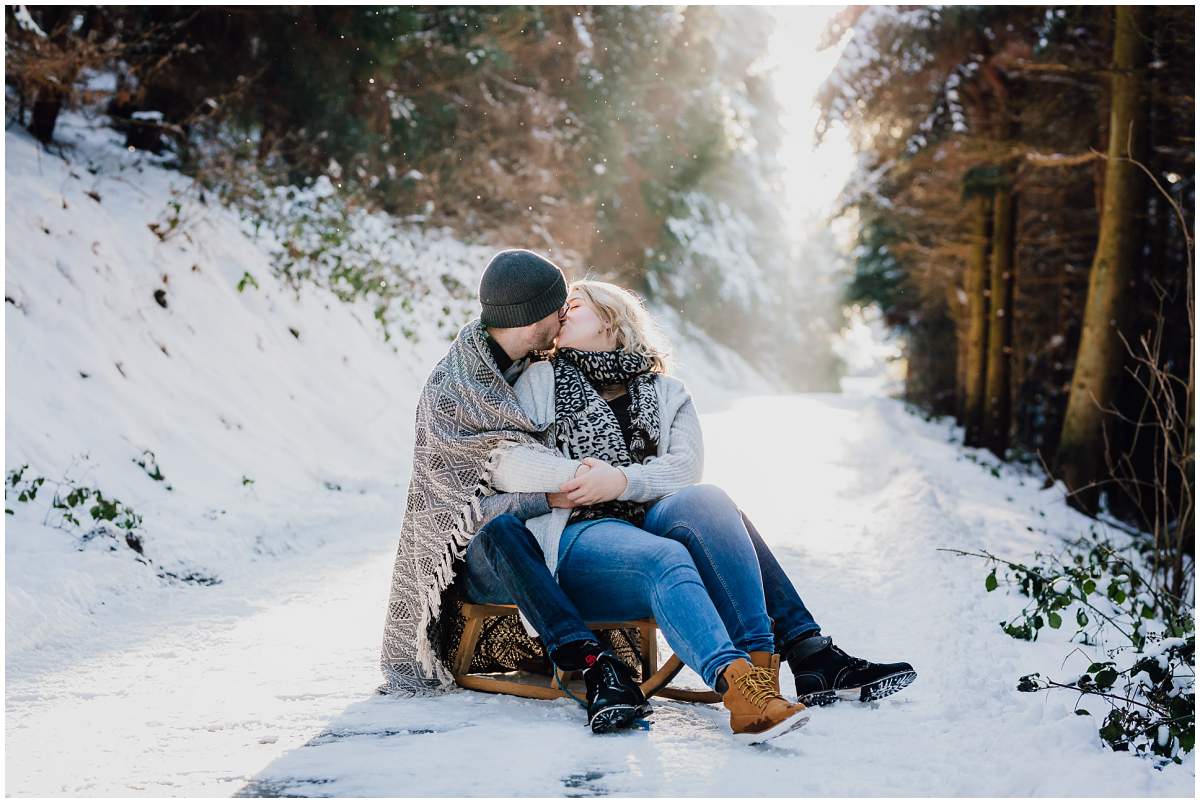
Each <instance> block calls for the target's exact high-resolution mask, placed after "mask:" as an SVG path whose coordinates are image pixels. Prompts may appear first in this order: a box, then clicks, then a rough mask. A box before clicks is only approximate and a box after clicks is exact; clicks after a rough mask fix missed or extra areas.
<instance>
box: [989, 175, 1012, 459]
mask: <svg viewBox="0 0 1200 803" xmlns="http://www.w3.org/2000/svg"><path fill="white" fill-rule="evenodd" d="M1015 208H1016V200H1015V199H1014V197H1013V191H1012V187H1011V186H1009V185H1007V184H1002V185H1001V186H999V187H997V188H996V194H995V196H994V198H993V200H992V259H991V276H990V284H991V293H990V307H991V314H990V315H989V316H988V318H989V320H988V333H987V380H986V381H987V386H986V387H987V396H986V402H985V405H984V414H983V445H984V446H986V447H987V448H989V449H991V450H992V452H993V453H994V454H995V455H996V456H997V457H999V458H1000V459H1001V460H1003V459H1004V453H1005V451H1006V450H1007V449H1008V431H1009V428H1010V424H1011V419H1012V393H1011V390H1010V388H1009V385H1010V383H1011V378H1012V365H1011V360H1012V302H1013V231H1014V229H1015V220H1016V214H1015Z"/></svg>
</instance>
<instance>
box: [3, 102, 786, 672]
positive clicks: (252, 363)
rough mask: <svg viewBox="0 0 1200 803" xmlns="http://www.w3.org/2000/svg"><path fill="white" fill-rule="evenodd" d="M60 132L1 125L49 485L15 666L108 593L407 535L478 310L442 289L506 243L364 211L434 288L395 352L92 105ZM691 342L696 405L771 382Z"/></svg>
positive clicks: (16, 455)
mask: <svg viewBox="0 0 1200 803" xmlns="http://www.w3.org/2000/svg"><path fill="white" fill-rule="evenodd" d="M58 136H59V137H60V139H61V140H62V141H63V147H62V148H61V149H59V148H55V149H53V150H52V151H51V152H47V151H46V150H43V149H42V148H40V147H39V146H37V145H36V143H35V142H34V141H33V140H32V139H31V138H29V137H28V136H27V135H26V134H25V133H23V132H21V131H20V130H19V129H14V130H12V131H10V132H9V133H8V134H7V135H6V156H7V170H6V175H5V189H6V194H7V199H8V203H7V204H6V207H5V222H6V229H7V237H6V242H5V263H6V265H5V268H6V276H5V299H6V305H5V335H6V359H7V367H6V378H7V391H6V397H5V406H6V410H5V430H6V436H7V437H6V445H5V467H6V470H7V471H14V470H17V469H20V468H21V467H22V466H24V465H28V468H27V469H25V470H24V472H23V476H22V485H23V486H25V487H27V486H28V485H29V483H30V482H31V481H32V480H34V479H35V478H38V477H44V478H46V481H45V483H44V484H43V485H42V486H41V487H40V489H39V491H38V495H37V497H36V498H35V499H33V500H32V501H28V502H19V501H17V492H16V491H17V490H19V489H14V492H10V493H9V495H8V504H7V507H8V508H9V509H11V510H12V511H13V514H12V515H8V516H6V522H5V523H6V559H7V584H6V604H7V623H8V630H7V639H6V648H7V665H8V667H9V668H10V671H13V670H17V671H20V670H24V669H27V668H29V666H30V663H31V662H33V663H38V664H45V665H53V664H54V663H56V662H57V661H59V660H61V656H59V655H58V653H57V652H56V650H57V649H58V647H60V646H62V645H71V644H72V643H74V642H75V640H76V639H78V638H79V637H80V636H79V632H80V630H81V629H83V630H87V629H89V628H90V623H91V621H92V619H91V615H92V614H94V613H95V612H96V611H97V610H99V609H100V608H102V607H113V606H116V607H123V606H128V608H129V609H130V610H136V609H140V608H142V607H143V606H146V605H157V604H160V602H151V600H160V599H170V600H179V599H187V600H193V599H201V598H203V597H205V595H206V594H208V593H209V592H208V591H207V590H206V589H207V588H210V587H211V586H207V585H206V584H210V583H213V582H226V581H230V580H232V579H234V578H243V579H249V578H253V577H256V576H258V575H259V574H260V573H261V572H262V571H263V564H270V563H273V562H277V561H278V559H280V558H286V557H287V556H289V555H292V554H295V553H298V552H308V551H311V550H316V549H320V548H321V547H322V546H324V545H327V544H328V543H329V542H331V541H334V540H338V541H348V542H355V541H357V540H358V539H360V538H361V533H362V531H363V530H364V529H369V530H375V531H377V532H378V533H379V538H381V539H383V540H384V541H386V540H388V539H393V541H394V532H392V531H391V530H390V529H389V527H391V528H394V529H395V530H396V531H398V527H399V518H400V516H401V514H402V512H403V504H402V503H403V492H404V490H405V488H406V487H407V482H408V477H407V472H408V465H407V463H408V460H409V459H410V458H411V445H410V440H409V437H410V429H411V426H412V416H413V410H414V408H415V404H416V397H417V391H418V390H419V388H420V386H421V384H422V382H423V381H424V378H425V376H426V375H427V373H428V371H429V368H430V366H431V365H432V364H433V363H434V362H435V361H436V360H437V359H438V358H439V357H440V356H441V355H442V354H443V353H444V352H445V348H446V345H447V342H446V340H447V338H446V332H447V331H453V330H454V329H456V328H457V325H458V324H459V323H462V322H465V320H466V319H467V318H468V317H470V315H472V314H473V309H474V306H473V303H471V302H464V301H463V299H462V298H461V294H459V296H455V295H454V294H452V293H451V292H450V291H449V290H448V289H447V288H448V287H453V286H465V287H468V288H473V287H475V286H476V285H477V284H478V276H479V273H480V271H481V270H482V268H483V266H484V265H485V264H486V262H487V260H488V258H489V257H490V256H491V254H492V253H494V252H495V250H496V249H495V248H494V247H491V246H483V245H464V244H463V243H460V242H458V241H456V240H455V239H453V238H452V237H451V236H449V235H448V234H446V233H442V232H436V231H435V232H421V231H417V230H414V229H411V228H402V227H394V228H395V229H396V230H395V231H391V232H388V233H387V236H386V238H385V237H380V236H379V232H378V230H379V229H380V228H381V227H383V226H385V225H386V224H387V221H386V219H385V218H383V216H377V217H376V218H374V219H372V220H370V221H368V222H369V223H370V224H372V225H371V231H369V232H368V231H364V232H363V233H362V235H361V236H362V240H363V241H364V242H369V243H375V242H379V243H383V244H382V245H380V246H379V248H380V249H383V248H385V247H386V249H387V251H386V252H382V251H381V256H382V257H383V258H387V259H393V260H407V262H406V263H405V264H399V265H397V267H398V268H399V269H401V270H402V271H405V272H407V273H410V274H415V275H419V276H422V277H424V278H427V279H428V281H426V282H424V284H425V286H426V287H427V288H429V290H428V291H427V292H428V294H427V295H425V296H424V297H420V298H417V299H415V303H414V307H413V309H412V310H411V311H409V313H408V318H409V320H411V321H414V322H417V323H416V324H414V328H416V336H417V337H416V341H415V342H414V341H413V340H410V339H406V338H402V337H393V338H392V340H391V341H390V342H385V340H384V337H383V332H382V330H381V328H380V325H379V324H378V323H377V321H376V320H375V319H374V317H373V314H374V310H373V308H372V307H371V306H370V305H369V304H367V303H365V302H358V303H346V302H343V301H340V300H338V299H337V298H336V297H335V296H334V295H333V294H332V293H330V292H329V291H327V290H324V289H320V288H317V287H314V286H312V285H304V286H301V288H300V289H299V291H295V290H292V289H290V288H289V287H288V286H287V285H285V284H284V283H283V282H282V281H280V280H278V279H276V278H274V277H273V276H272V270H271V253H272V251H273V249H275V248H277V247H278V243H277V242H276V240H275V239H273V238H272V236H271V235H270V234H268V233H264V234H263V235H261V236H259V237H258V238H255V237H253V236H251V231H250V229H251V227H250V226H249V225H248V224H247V223H246V221H244V220H243V219H242V216H239V214H237V213H236V212H234V211H233V210H231V209H229V208H225V207H222V206H220V205H218V204H216V203H215V202H213V201H211V200H210V201H209V202H208V203H204V202H202V201H200V200H199V198H198V194H197V193H195V192H185V191H184V190H186V188H187V187H188V186H189V180H188V179H187V178H186V177H185V176H182V175H180V174H179V173H177V172H173V171H170V170H166V169H163V168H162V167H160V166H158V165H157V163H158V161H159V160H157V159H156V158H155V157H153V156H148V155H147V154H145V153H143V152H129V151H126V150H125V149H124V148H123V147H121V138H120V136H119V135H118V134H116V133H115V132H112V131H111V130H109V129H106V128H103V127H100V126H99V125H98V124H97V123H96V122H93V121H89V120H88V119H85V118H84V117H82V116H79V115H70V116H67V117H65V119H64V120H63V121H62V122H61V123H60V125H59V128H58ZM176 205H178V206H176ZM172 219H177V220H178V221H179V222H178V223H175V224H172ZM155 229H157V231H158V232H159V233H156V231H155ZM161 233H165V236H160V234H161ZM349 236H350V237H351V238H353V237H354V236H355V233H353V232H351V233H350V235H349ZM385 240H386V243H384V241H385ZM518 245H520V244H518ZM443 276H444V277H447V279H446V280H439V279H440V277H443ZM246 277H250V278H249V279H248V278H246ZM444 308H446V309H450V310H451V317H452V318H453V320H454V321H455V323H454V325H453V326H451V327H449V329H448V328H447V325H446V323H445V322H444V319H445V318H446V315H445V312H444ZM667 324H668V327H669V328H673V329H675V330H676V331H678V327H679V326H680V324H679V323H678V322H673V321H670V320H668V321H667ZM691 334H692V337H693V338H695V333H691ZM679 351H680V357H681V368H682V370H683V372H684V375H685V377H688V378H691V377H694V384H695V386H696V392H697V394H698V395H699V396H700V397H701V399H705V398H708V399H711V400H712V402H713V403H714V404H715V403H720V402H721V401H722V400H724V399H726V398H727V397H728V390H727V388H729V387H736V388H745V387H750V388H758V389H759V390H760V391H761V390H763V389H764V388H766V387H768V386H767V385H766V383H765V381H764V380H762V379H761V378H760V377H757V376H756V375H755V374H754V373H753V372H752V371H751V370H750V369H749V368H747V367H746V366H745V365H744V363H742V362H741V361H740V360H738V359H737V358H736V356H734V355H732V354H731V353H730V352H728V350H726V349H722V348H720V347H717V346H713V345H711V344H705V343H704V342H703V339H702V338H701V339H697V340H695V342H691V343H681V344H680V348H679ZM689 369H692V370H691V373H690V374H689V373H688V371H689ZM697 369H698V370H697ZM709 376H714V377H719V381H710V380H708V379H707V377H709ZM155 477H161V479H156V478H155ZM54 483H60V485H58V486H56V485H55V484H54ZM56 488H57V490H59V492H60V497H62V498H64V499H65V498H66V497H67V496H68V493H69V491H70V490H72V489H75V488H87V489H96V490H98V491H99V492H100V493H101V494H102V495H103V496H104V497H105V498H106V499H114V498H115V499H116V500H119V502H120V503H121V504H122V505H124V506H127V507H128V508H129V509H130V510H131V511H132V512H133V514H134V515H137V516H140V517H141V526H140V527H137V528H136V529H135V530H134V538H135V540H136V541H139V542H140V544H139V545H140V547H141V549H142V554H139V553H138V552H136V551H135V550H134V549H132V548H130V547H129V546H128V544H127V542H126V540H125V538H124V532H123V531H121V530H120V529H119V528H117V527H115V526H112V524H111V523H109V522H102V524H103V525H104V526H105V527H107V528H108V531H109V532H112V533H113V534H114V535H115V536H116V537H115V538H114V537H109V536H107V535H104V534H103V533H101V534H100V535H99V536H96V537H92V538H90V539H88V541H87V543H86V545H84V546H83V548H82V549H81V548H80V547H81V544H80V542H81V538H82V536H84V535H85V534H86V533H88V532H89V531H93V527H92V525H93V524H94V523H95V522H93V521H92V520H91V517H89V516H88V515H87V514H86V512H84V511H86V509H87V508H89V507H90V505H91V502H87V503H84V504H80V505H77V506H76V507H74V508H72V509H71V510H67V511H64V510H55V509H52V507H51V501H52V499H53V497H54V492H55V490H56ZM71 512H73V513H74V515H75V516H76V518H77V519H79V524H78V525H75V524H72V523H70V522H69V521H67V520H64V517H63V513H71ZM361 522H369V523H370V526H364V525H363V524H362V523H361ZM56 525H57V526H56ZM180 578H187V579H180ZM168 588H169V589H170V590H169V591H166V590H165V589H168ZM383 591H384V589H379V593H383ZM147 595H149V596H147ZM162 604H176V603H175V602H170V603H162ZM381 605H382V603H381ZM380 611H381V613H380V617H381V618H380V622H382V607H381V608H380Z"/></svg>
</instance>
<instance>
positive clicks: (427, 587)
mask: <svg viewBox="0 0 1200 803" xmlns="http://www.w3.org/2000/svg"><path fill="white" fill-rule="evenodd" d="M479 296H480V307H481V314H480V318H479V320H478V321H473V322H472V323H470V324H468V325H467V326H465V327H463V330H462V331H461V332H460V333H459V337H458V339H456V341H455V343H454V345H453V346H452V347H451V351H450V353H449V354H448V355H447V357H446V358H444V359H443V360H442V362H440V363H439V364H438V366H437V367H436V368H435V369H434V371H433V373H432V374H431V375H430V379H429V381H428V382H427V383H426V386H425V389H424V390H423V392H422V399H421V403H420V404H419V405H418V410H417V429H416V433H415V437H414V442H415V445H414V467H413V472H414V476H413V483H412V486H410V492H409V504H408V509H407V511H406V514H405V524H404V532H402V534H401V544H400V549H399V551H398V553H397V560H396V567H395V570H394V572H393V588H392V597H391V600H390V601H389V619H388V628H387V631H386V632H385V639H384V656H383V668H384V674H385V677H387V678H388V683H387V684H385V687H383V688H381V691H388V692H408V693H416V692H419V691H423V690H429V689H435V688H438V687H440V686H444V685H448V684H449V683H450V678H449V677H448V676H447V673H446V671H445V668H444V667H443V666H442V664H441V662H440V661H438V660H437V659H436V656H435V655H434V649H433V647H432V644H431V643H430V642H429V638H428V630H429V626H430V623H431V622H432V621H435V620H436V616H437V613H438V608H439V606H440V593H441V592H442V591H444V590H445V588H446V586H447V585H448V584H449V575H450V567H451V565H452V561H453V559H454V558H455V557H458V556H460V555H461V556H462V557H464V558H465V577H464V581H465V582H464V590H465V594H466V596H467V598H468V599H470V600H472V601H475V602H513V603H515V604H516V605H517V607H518V608H519V609H520V610H521V612H522V613H523V614H524V615H525V617H526V618H527V619H528V620H529V621H530V622H531V624H532V625H533V627H534V629H536V630H537V632H538V634H539V636H540V637H541V639H542V642H543V644H544V646H545V648H546V651H547V653H548V654H549V655H550V658H551V660H552V661H553V662H554V663H555V664H556V665H557V666H558V667H559V668H560V669H563V670H565V671H571V670H582V671H583V676H584V681H585V684H586V687H587V704H588V722H589V725H590V726H591V728H592V730H593V731H594V732H597V733H602V732H606V731H610V730H616V729H622V728H627V727H630V726H631V725H632V724H633V723H634V722H635V721H636V720H637V719H639V718H642V717H644V716H645V715H646V714H648V713H649V710H650V708H649V705H648V704H647V703H646V700H645V698H644V696H643V695H642V693H641V690H640V688H639V687H638V685H637V683H636V682H635V681H634V679H633V676H632V673H631V671H630V670H629V668H628V667H627V666H626V665H625V664H624V663H623V662H622V661H620V660H619V659H618V658H617V657H616V656H615V655H613V654H612V653H611V652H607V651H605V650H604V649H603V648H602V647H601V645H600V644H599V643H598V642H597V641H596V640H595V637H594V635H593V634H592V632H591V631H590V630H588V628H587V627H586V625H585V624H584V623H583V621H582V619H581V617H580V616H579V613H578V611H577V610H576V608H575V606H574V604H573V603H572V602H571V601H570V599H568V598H567V596H566V595H565V594H564V593H563V592H562V590H561V588H559V586H558V583H557V582H556V581H555V580H554V578H553V576H552V575H551V574H550V572H549V570H548V569H547V568H546V565H545V561H544V559H543V555H542V553H541V548H540V547H539V545H538V543H537V541H536V539H535V538H534V536H533V534H532V533H531V532H530V531H529V529H528V528H527V527H526V526H525V525H524V521H526V520H528V519H530V518H533V517H536V516H540V515H544V514H546V513H548V512H550V508H551V507H552V506H553V507H563V508H569V507H572V506H573V503H572V502H571V501H570V498H569V496H568V493H566V492H559V493H552V494H548V495H547V494H540V493H504V494H493V495H485V496H482V498H479V497H478V491H479V489H480V488H481V487H483V486H485V485H486V480H487V472H486V465H485V464H486V462H487V458H488V454H489V451H490V449H491V448H493V447H494V446H495V445H497V444H499V443H501V442H503V441H505V440H509V441H511V440H516V441H518V442H525V443H536V444H538V445H541V446H542V447H544V448H549V444H548V443H545V442H542V441H539V440H538V439H537V438H535V437H534V435H533V434H531V433H535V430H536V428H535V426H534V425H533V423H532V422H530V421H529V420H528V419H527V418H526V417H525V416H524V414H523V412H522V411H521V410H520V406H519V404H518V403H517V400H516V397H515V394H514V392H513V390H512V383H513V382H515V381H516V379H517V378H518V377H519V376H520V374H521V371H523V370H524V368H525V367H526V366H527V365H528V362H529V360H528V357H529V354H530V353H531V352H535V351H544V350H547V349H549V348H550V347H551V346H552V345H553V342H554V339H555V337H557V335H558V331H559V328H560V316H561V312H562V308H563V305H564V303H565V301H566V297H567V288H566V281H565V278H564V277H563V274H562V271H561V270H559V268H558V267H557V266H555V265H554V264H553V263H551V262H550V261H549V260H546V259H544V258H542V257H540V256H538V255H537V254H534V253H532V252H530V251H524V250H510V251H502V252H500V253H499V254H497V255H496V256H495V257H494V258H493V259H492V260H491V262H490V263H489V264H488V266H487V268H486V270H485V271H484V275H483V277H482V279H481V281H480V288H479ZM463 398H466V399H467V400H468V401H470V400H472V399H473V400H475V402H476V403H474V404H471V403H468V404H466V405H465V408H466V409H465V410H462V409H460V405H459V403H460V402H461V401H462V400H463ZM480 400H482V402H480ZM439 424H440V426H439ZM448 463H449V464H452V470H449V471H448V470H447V468H446V464H448ZM435 480H436V481H435ZM448 486H454V487H453V488H451V491H449V492H448V491H447V487H448ZM564 487H565V488H567V489H568V491H569V490H570V489H571V487H572V485H571V483H568V484H567V485H566V486H564ZM464 505H466V506H467V507H469V508H470V509H471V510H473V511H474V512H475V513H476V515H475V516H474V517H470V516H466V515H464V516H463V519H462V521H461V522H459V521H456V520H455V519H454V517H453V516H452V515H451V513H452V512H453V511H455V510H458V509H461V508H462V507H463V506H464ZM439 507H440V508H442V509H441V510H439V509H438V508H439ZM446 508H448V510H447V509H446ZM431 515H432V517H433V518H432V519H431V518H430V516H431ZM743 520H744V521H745V524H746V528H747V532H748V533H749V534H750V537H751V540H752V541H753V543H754V547H755V551H756V554H757V556H758V559H759V566H760V569H761V571H762V577H763V588H764V592H765V596H766V601H767V612H768V614H769V615H770V616H771V618H772V619H773V620H774V622H775V627H776V640H777V643H778V644H779V645H780V650H779V651H780V653H782V656H783V658H784V659H785V660H787V661H788V664H789V666H790V667H791V669H792V673H793V675H794V676H795V678H796V693H797V696H798V697H799V698H800V700H801V702H804V703H806V704H810V705H811V704H818V705H820V704H825V703H828V702H832V701H833V700H835V699H837V697H838V696H846V695H848V694H852V695H853V696H855V697H857V698H858V699H860V700H870V699H877V698H879V697H884V696H887V695H888V694H891V693H892V692H894V691H898V690H899V689H900V688H903V687H904V686H907V685H908V683H910V682H912V679H913V678H915V677H916V674H915V672H913V671H912V667H911V666H910V665H908V664H906V663H896V664H874V663H870V662H867V661H864V660H862V659H858V658H854V657H852V656H849V655H847V654H846V653H845V652H843V651H842V650H840V649H839V648H838V647H836V646H835V645H833V643H832V640H831V639H829V638H828V637H826V636H822V635H821V632H820V628H819V627H818V625H817V624H816V622H815V621H814V620H813V617H812V615H811V614H810V613H809V611H808V609H807V608H806V607H805V606H804V604H803V602H802V601H801V600H800V597H799V595H798V594H797V593H796V591H795V588H794V587H793V586H792V584H791V582H790V581H789V580H788V578H787V576H786V575H785V574H784V572H783V570H782V568H781V567H780V566H779V563H778V562H777V561H776V560H775V557H774V555H772V554H771V552H770V550H769V549H768V547H767V545H766V543H765V542H764V541H763V539H762V537H761V536H760V535H759V533H758V531H757V530H756V529H755V528H754V526H753V524H751V523H750V521H749V520H748V519H746V518H745V515H744V514H743ZM455 524H458V525H459V526H458V527H457V529H456V528H455V527H454V526H453V525H455ZM410 525H411V526H410ZM438 527H441V528H442V531H447V530H449V531H452V532H451V533H449V534H447V535H446V536H445V537H444V538H441V539H439V535H438V532H437V528H438ZM451 536H453V537H451ZM464 544H465V545H466V549H465V554H463V551H462V549H461V547H462V546H463V545H464ZM455 546H457V547H458V549H455V548H454V547H455ZM414 643H415V646H414Z"/></svg>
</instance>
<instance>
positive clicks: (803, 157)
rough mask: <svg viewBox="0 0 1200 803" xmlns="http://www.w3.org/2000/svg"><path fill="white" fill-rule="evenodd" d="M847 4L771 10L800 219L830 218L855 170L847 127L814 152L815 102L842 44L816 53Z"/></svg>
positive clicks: (787, 161)
mask: <svg viewBox="0 0 1200 803" xmlns="http://www.w3.org/2000/svg"><path fill="white" fill-rule="evenodd" d="M841 8H843V7H842V6H779V7H772V8H769V9H767V10H768V11H770V12H771V14H772V15H774V17H775V19H776V20H777V22H778V24H777V25H776V28H775V32H774V35H773V36H772V38H771V44H770V50H769V52H768V54H767V63H768V64H769V65H770V66H771V67H772V68H773V72H774V74H775V81H776V83H775V94H776V97H778V98H779V102H780V104H781V106H782V117H783V125H784V128H785V129H786V131H787V139H786V140H785V142H784V147H783V154H782V158H783V163H784V168H785V170H786V171H787V175H786V183H787V192H788V196H787V199H786V203H787V204H788V207H789V210H790V212H791V213H792V214H793V215H795V216H798V217H810V216H817V215H822V216H823V215H825V214H828V212H829V211H830V209H831V208H832V204H833V202H834V200H835V199H836V198H837V195H838V193H839V192H840V191H841V189H842V187H843V186H845V183H846V180H847V178H848V177H849V175H850V172H851V170H852V169H853V168H854V161H855V160H854V152H853V150H852V149H851V147H850V143H849V141H848V139H847V138H846V136H845V134H844V131H843V130H842V129H840V128H839V129H835V130H833V131H831V132H830V133H829V134H828V135H827V136H826V138H825V142H824V143H823V144H822V145H821V147H820V149H817V150H814V147H813V145H814V134H813V132H814V129H815V126H816V123H817V109H816V107H815V104H814V98H815V96H816V92H817V89H818V87H820V85H821V83H822V82H823V81H824V80H825V78H826V77H827V76H828V75H829V73H830V71H831V70H832V69H833V66H834V64H835V63H836V62H837V60H838V57H839V56H840V55H841V51H842V46H843V45H844V40H843V43H842V44H841V45H835V46H834V47H831V48H829V49H828V50H824V51H819V52H818V51H817V40H818V39H819V38H820V36H821V32H822V31H824V30H825V24H826V22H828V20H829V18H830V17H832V16H833V15H834V14H835V13H837V12H838V11H839V10H841Z"/></svg>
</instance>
